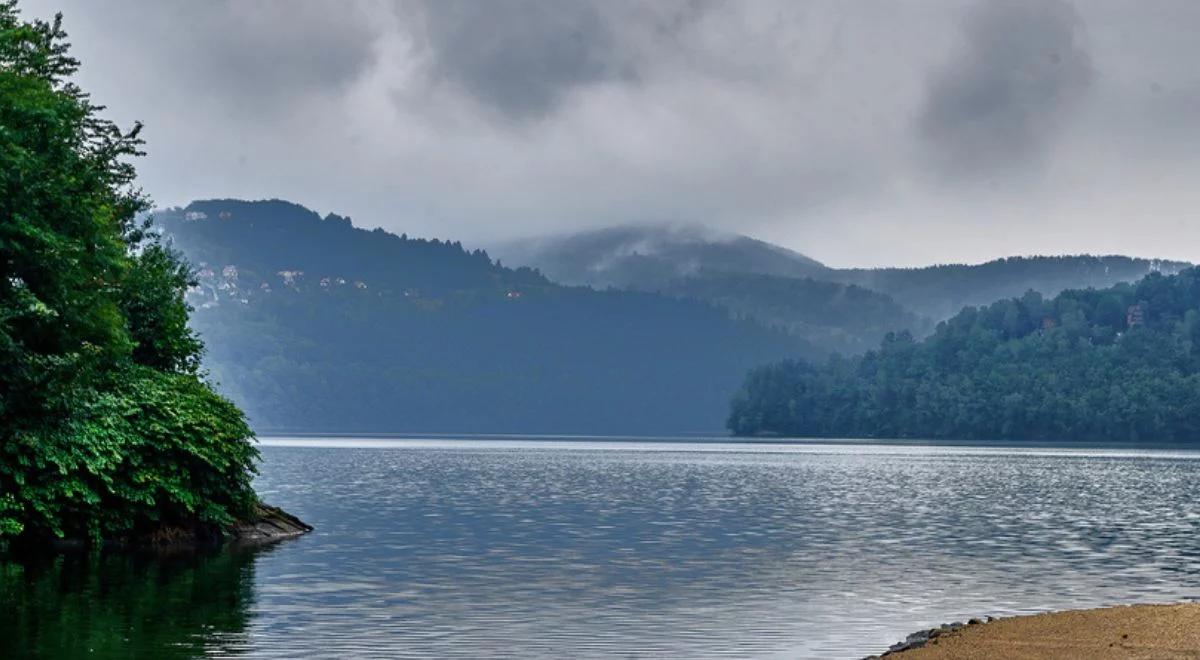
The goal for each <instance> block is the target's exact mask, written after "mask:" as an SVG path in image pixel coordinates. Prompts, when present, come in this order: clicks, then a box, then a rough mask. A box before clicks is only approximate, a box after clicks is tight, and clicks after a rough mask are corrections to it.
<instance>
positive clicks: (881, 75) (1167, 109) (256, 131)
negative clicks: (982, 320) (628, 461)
mask: <svg viewBox="0 0 1200 660" xmlns="http://www.w3.org/2000/svg"><path fill="white" fill-rule="evenodd" d="M21 4H22V6H23V7H24V8H25V11H26V12H27V13H31V14H36V15H39V16H48V15H49V14H51V13H52V12H53V11H55V10H57V9H62V10H63V11H64V12H65V15H66V25H67V29H68V30H69V31H70V32H71V36H72V41H73V42H74V44H75V53H76V54H77V55H78V56H79V57H80V58H81V59H82V61H83V64H84V66H83V70H82V71H81V75H80V80H79V82H80V84H81V85H82V86H83V88H84V89H87V90H88V91H89V92H92V93H93V94H94V98H95V99H96V101H97V102H99V103H104V104H107V105H108V106H109V111H108V112H109V114H110V116H112V117H113V118H114V119H116V120H118V121H120V122H121V123H122V124H125V125H128V124H129V123H130V122H131V121H132V120H144V121H145V123H146V126H147V130H146V133H145V135H146V137H147V139H148V141H149V143H148V151H149V156H148V157H147V158H146V159H143V160H141V162H140V163H139V171H140V174H141V182H142V185H143V186H144V188H145V189H146V190H147V191H148V192H150V193H151V194H152V195H153V196H154V197H155V199H156V200H158V201H159V203H161V204H164V205H171V204H184V203H186V202H187V201H189V200H190V199H194V198H198V197H229V196H233V197H249V198H262V197H281V198H288V199H292V200H295V201H297V202H300V203H304V204H306V205H308V206H311V207H314V208H316V209H319V210H320V211H321V212H326V211H334V212H338V213H341V214H348V215H351V216H353V217H354V218H355V220H356V221H357V222H359V223H362V224H364V225H366V226H369V227H370V226H378V225H382V226H384V227H385V228H387V229H390V230H394V231H397V232H400V231H404V232H408V233H409V234H410V235H423V236H436V237H440V238H451V239H456V240H463V241H465V242H468V243H470V244H474V245H481V244H486V243H487V242H493V241H501V240H505V239H511V238H515V237H519V236H536V235H544V234H547V233H564V232H571V231H574V230H579V229H586V228H597V227H603V226H612V225H620V224H627V223H630V222H638V221H644V220H652V221H664V220H665V221H683V222H691V223H699V224H705V225H709V226H713V227H716V228H718V229H723V230H728V231H734V232H741V233H749V234H752V235H755V236H758V237H760V238H765V239H770V240H774V241H777V242H780V243H782V244H785V245H788V246H789V247H792V248H795V249H798V250H800V251H802V252H805V253H808V254H812V255H813V256H815V257H818V258H821V259H822V260H824V261H827V262H829V263H833V264H838V265H846V264H858V265H862V264H870V263H876V264H879V263H886V264H895V263H904V264H917V263H927V262H930V261H938V260H947V259H953V260H961V259H971V260H982V259H987V258H992V257H996V256H1001V255H1003V254H1013V253H1033V252H1064V251H1073V252H1078V251H1096V252H1136V253H1140V254H1143V255H1146V256H1158V257H1171V258H1180V259H1189V260H1195V259H1197V256H1196V255H1195V254H1193V253H1189V249H1190V248H1188V247H1187V246H1189V245H1195V244H1197V242H1200V223H1195V222H1190V221H1189V219H1190V218H1191V217H1192V216H1194V209H1195V208H1196V207H1197V206H1200V190H1198V189H1197V188H1196V186H1194V185H1192V182H1191V181H1190V179H1189V175H1190V173H1191V172H1194V171H1196V168H1197V167H1200V156H1197V155H1196V150H1195V149H1194V148H1191V146H1192V145H1193V144H1194V142H1195V140H1194V139H1193V138H1194V134H1195V132H1196V130H1197V128H1196V127H1197V125H1198V124H1197V120H1196V118H1195V116H1196V113H1195V112H1189V111H1193V110H1195V108H1196V99H1200V73H1197V70H1196V67H1195V66H1192V65H1191V63H1192V62H1194V61H1195V60H1196V58H1197V57H1200V41H1197V40H1196V39H1195V35H1194V26H1195V25H1196V22H1197V20H1198V19H1200V3H1196V2H1194V1H1192V0H1156V2H1154V3H1150V4H1146V3H1130V2H1124V1H1122V0H1088V1H1087V2H1082V1H1081V2H1078V3H1076V5H1075V6H1074V8H1072V7H1071V6H1069V5H1066V4H1063V3H1062V2H1061V1H1059V2H1054V1H1053V0H1046V1H1042V0H988V1H987V2H986V4H984V0H912V1H909V0H903V1H901V2H886V3H883V2H873V3H857V2H844V1H840V0H806V1H805V2H795V1H792V0H746V1H737V2H726V1H722V0H695V1H691V0H639V1H635V0H591V1H584V0H538V1H534V0H480V1H479V2H474V3H469V2H465V1H463V0H428V1H425V0H354V1H353V2H343V1H339V2H333V1H332V0H254V1H250V0H211V1H206V2H194V1H184V0H110V1H108V2H103V3H101V2H95V1H94V0H21ZM1076 13H1078V16H1077V15H1076ZM981 184H982V185H981ZM1131 219H1136V221H1137V224H1138V226H1139V231H1137V232H1130V231H1123V228H1126V227H1128V226H1129V223H1130V222H1131ZM914 236H922V237H925V238H922V239H921V240H915V239H914V238H913V237H914Z"/></svg>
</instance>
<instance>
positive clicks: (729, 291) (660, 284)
mask: <svg viewBox="0 0 1200 660" xmlns="http://www.w3.org/2000/svg"><path fill="white" fill-rule="evenodd" d="M496 251H497V253H498V254H499V255H500V256H501V258H502V259H503V260H504V261H505V262H507V263H510V264H513V265H522V266H536V267H537V268H538V269H539V270H541V271H542V272H544V273H546V275H547V276H548V277H550V279H553V280H555V281H558V282H563V283H566V284H580V285H587V286H592V287H595V288H599V289H603V288H610V287H611V288H618V289H631V290H637V291H649V292H656V293H663V294H666V295H671V296H675V297H681V298H691V299H696V300H703V301H707V302H711V303H714V304H717V305H720V306H722V307H724V308H726V309H728V310H730V312H732V313H733V314H735V315H738V316H744V317H749V318H754V319H757V320H759V321H761V322H763V323H766V324H768V325H771V326H774V327H779V328H785V329H787V330H788V331H790V332H794V333H797V334H799V335H800V336H802V337H804V338H805V339H806V340H807V341H809V342H811V343H812V344H814V345H816V346H818V347H820V348H822V349H825V350H829V351H841V352H851V353H853V352H860V351H863V350H866V349H868V348H870V347H872V346H874V345H876V344H877V343H878V342H879V340H880V338H882V337H883V335H884V333H886V332H887V331H889V330H898V329H903V328H907V329H910V330H912V331H914V332H926V331H928V330H929V329H931V328H932V324H931V323H930V322H929V321H928V320H927V319H924V318H921V317H919V316H918V315H916V314H913V313H912V312H910V311H909V310H907V309H905V308H904V307H903V306H901V305H898V304H896V302H895V301H893V300H892V299H891V298H890V297H888V296H887V295H884V294H880V293H877V292H875V291H870V290H868V289H866V288H863V287H859V286H855V285H847V284H842V283H834V282H832V281H831V277H830V274H831V273H833V272H834V271H832V270H831V269H829V268H827V267H825V266H824V265H822V264H821V263H820V262H818V261H815V260H813V259H810V258H809V257H806V256H804V255H802V254H800V253H798V252H793V251H792V250H788V249H786V248H782V247H779V246H778V245H772V244H771V243H767V242H764V241H760V240H756V239H753V238H748V237H746V236H737V235H724V234H720V233H717V232H714V231H712V230H709V229H706V228H704V227H696V226H688V225H658V226H653V225H652V226H627V227H613V228H609V229H601V230H597V231H590V232H582V233H579V234H572V235H568V236H560V237H552V238H546V239H541V240H533V241H519V242H513V243H509V244H506V245H502V246H500V247H498V248H496Z"/></svg>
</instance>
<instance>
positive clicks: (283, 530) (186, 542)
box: [52, 502, 313, 551]
mask: <svg viewBox="0 0 1200 660" xmlns="http://www.w3.org/2000/svg"><path fill="white" fill-rule="evenodd" d="M312 530H313V528H312V525H309V524H308V523H306V522H304V521H303V520H300V519H299V518H297V517H296V516H293V515H292V514H290V513H288V512H287V511H284V510H283V509H280V508H279V507H274V506H270V505H267V504H263V503H261V502H260V503H258V504H256V505H255V506H254V511H253V512H252V513H251V515H249V516H247V517H246V518H245V519H244V520H239V521H237V522H235V523H234V524H233V525H232V526H230V527H228V528H225V529H221V528H219V527H214V526H211V525H186V526H185V525H164V526H162V527H159V528H158V529H155V530H153V531H151V532H147V533H142V534H137V535H133V536H129V537H124V538H116V539H107V540H105V541H104V544H105V545H106V546H109V547H117V548H130V549H136V548H142V549H154V550H164V551H177V550H190V549H202V548H213V547H218V546H221V545H224V544H229V545H236V546H254V545H265V544H269V543H275V542H276V541H282V540H284V539H290V538H295V537H297V536H301V535H304V534H307V533H309V532H311V531H312ZM52 545H53V546H54V547H55V548H57V549H61V550H69V549H72V548H80V547H84V546H86V545H87V542H86V541H84V540H83V539H75V538H68V539H57V540H54V541H52Z"/></svg>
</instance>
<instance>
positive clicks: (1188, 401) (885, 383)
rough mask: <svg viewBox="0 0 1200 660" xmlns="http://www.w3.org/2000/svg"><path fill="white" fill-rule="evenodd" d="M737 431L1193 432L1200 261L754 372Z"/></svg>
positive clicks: (1088, 435)
mask: <svg viewBox="0 0 1200 660" xmlns="http://www.w3.org/2000/svg"><path fill="white" fill-rule="evenodd" d="M728 426H729V428H730V430H732V431H733V432H734V433H735V434H737V435H781V436H805V437H888V438H950V439H995V440H1000V439H1037V440H1088V441H1147V440H1154V441H1185V440H1196V439H1200V271H1198V270H1196V269H1188V270H1185V271H1183V272H1181V273H1179V274H1176V275H1162V274H1159V273H1151V274H1150V275H1148V276H1146V277H1145V278H1144V279H1142V280H1140V281H1138V282H1137V283H1136V284H1133V285H1128V284H1120V285H1116V286H1113V287H1110V288H1107V289H1103V290H1068V291H1064V292H1062V293H1061V294H1059V295H1058V296H1057V297H1055V298H1053V299H1045V298H1043V297H1042V296H1041V295H1039V294H1037V293H1032V292H1031V293H1028V294H1026V295H1025V296H1023V297H1021V298H1013V299H1007V300H1002V301H999V302H996V303H993V304H991V305H988V306H986V307H982V308H968V309H965V310H963V311H962V312H960V313H959V314H957V315H955V316H954V317H952V318H951V319H949V320H947V321H945V322H944V323H941V324H939V325H938V326H937V329H936V330H935V331H934V333H933V335H932V336H930V337H928V338H927V339H924V340H923V341H916V340H914V338H913V337H912V335H910V334H909V333H905V332H901V333H893V334H889V335H888V336H887V337H886V338H885V339H884V341H883V342H882V345H881V346H880V348H879V349H878V350H874V351H870V352H868V353H866V354H865V355H862V356H860V357H854V358H844V357H834V358H832V359H830V360H828V361H827V362H823V363H819V364H814V363H812V362H808V361H804V360H787V361H782V362H777V363H775V364H771V365H768V366H763V367H759V368H757V369H755V370H753V371H752V372H751V373H750V375H749V376H748V377H747V379H746V382H745V384H744V386H743V387H742V389H741V390H740V391H739V393H738V394H737V395H736V396H735V398H734V402H733V405H732V411H731V413H730V416H729V420H728Z"/></svg>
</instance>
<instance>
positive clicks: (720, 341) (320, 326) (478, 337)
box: [155, 200, 819, 434]
mask: <svg viewBox="0 0 1200 660" xmlns="http://www.w3.org/2000/svg"><path fill="white" fill-rule="evenodd" d="M155 222H156V224H157V226H158V227H160V228H161V230H162V231H163V232H164V233H166V234H167V235H168V236H169V237H170V240H171V242H172V244H173V245H174V246H175V247H176V248H178V249H180V250H181V251H182V252H183V253H184V254H185V255H186V256H187V257H188V258H189V260H190V261H192V263H193V264H194V265H195V266H196V269H197V273H196V274H197V285H196V286H195V287H193V289H192V291H191V293H190V294H189V301H190V302H191V304H192V305H193V306H194V307H196V312H195V313H194V314H193V317H192V319H193V326H194V327H195V328H196V329H197V330H198V331H199V332H200V333H201V335H202V336H203V338H204V340H205V342H206V344H207V346H208V353H207V356H206V359H205V366H206V367H207V368H208V369H210V370H211V372H212V374H213V376H214V378H215V380H217V381H218V382H219V383H220V385H221V388H222V389H223V391H225V392H226V393H227V394H229V395H230V396H231V397H232V398H233V399H234V400H235V401H237V402H238V403H239V404H240V405H242V406H243V407H244V409H245V410H246V411H247V412H248V414H249V415H250V417H251V421H252V422H253V423H254V424H255V427H256V428H257V429H258V430H260V431H263V430H297V431H377V432H463V433H580V434H588V433H597V434H611V433H638V434H655V433H659V434H671V433H687V432H712V431H714V430H718V429H720V427H721V423H722V418H723V409H724V407H725V402H726V401H728V397H729V396H730V395H731V394H732V392H733V391H734V390H735V389H736V387H737V385H738V383H739V382H740V380H741V378H742V374H744V373H745V371H746V370H747V369H749V368H750V367H751V366H753V365H755V364H758V363H762V362H764V361H769V360H774V359H780V358H783V357H785V356H789V355H795V354H801V355H808V356H817V355H819V352H818V351H816V350H815V349H813V348H812V347H811V346H810V345H808V344H807V343H805V342H803V341H801V340H799V339H797V338H795V337H793V336H791V335H789V334H787V333H785V332H780V331H773V330H770V329H768V328H766V327H764V326H763V325H761V324H759V323H756V322H752V321H746V320H738V319H735V318H732V317H731V316H730V314H729V313H728V311H726V310H724V309H720V308H717V307H714V306H712V305H709V304H707V303H704V302H698V301H694V300H684V299H679V298H674V297H670V296H661V295H655V294H650V293H642V292H629V291H610V292H599V291H594V290H592V289H589V288H585V287H567V286H561V285H558V284H556V283H554V282H551V281H550V280H548V279H547V278H546V277H544V276H542V275H541V274H540V273H538V272H537V271H535V270H532V269H528V268H521V269H511V268H506V267H503V266H500V265H498V264H497V263H495V262H494V261H492V259H491V258H490V256H489V255H488V254H487V253H485V252H482V251H473V252H469V251H467V250H465V249H463V248H462V246H461V245H459V244H458V243H451V242H446V241H438V240H423V239H412V238H408V237H406V236H395V235H393V234H390V233H388V232H384V231H382V230H375V231H366V230H363V229H358V228H355V227H353V225H352V223H351V222H350V220H348V219H346V218H343V217H340V216H337V215H327V216H324V217H321V216H319V215H318V214H316V213H314V212H312V211H310V210H308V209H305V208H303V207H301V206H298V205H295V204H291V203H287V202H282V201H266V202H245V201H239V200H208V201H202V202H195V203H193V204H190V205H188V206H187V207H186V208H176V209H168V210H161V211H157V212H156V213H155Z"/></svg>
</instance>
